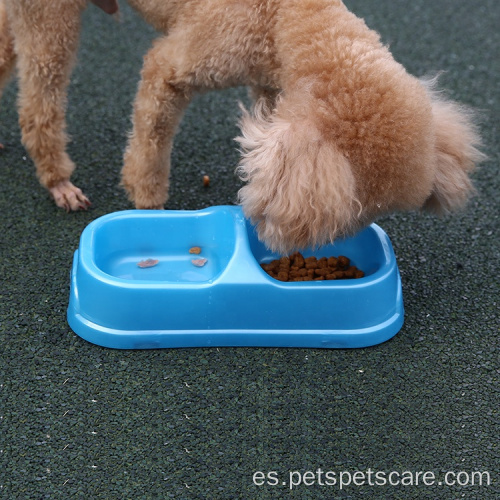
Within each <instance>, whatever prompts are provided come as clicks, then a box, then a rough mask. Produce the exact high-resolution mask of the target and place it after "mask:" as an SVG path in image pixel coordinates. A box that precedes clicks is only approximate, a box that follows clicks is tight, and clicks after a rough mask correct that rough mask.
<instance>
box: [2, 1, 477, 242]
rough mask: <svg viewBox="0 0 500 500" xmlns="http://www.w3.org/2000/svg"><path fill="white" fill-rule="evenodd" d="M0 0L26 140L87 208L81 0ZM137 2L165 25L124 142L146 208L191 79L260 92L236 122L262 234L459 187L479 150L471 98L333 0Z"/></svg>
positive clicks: (164, 187) (53, 186)
mask: <svg viewBox="0 0 500 500" xmlns="http://www.w3.org/2000/svg"><path fill="white" fill-rule="evenodd" d="M0 1H1V0H0ZM3 1H4V2H6V5H7V12H8V19H9V21H10V26H11V33H12V36H13V39H14V47H15V50H14V51H13V50H12V42H11V41H10V39H9V36H8V35H7V36H6V35H5V33H7V30H6V27H7V20H6V17H5V13H2V7H1V4H0V26H2V28H1V31H0V33H4V35H3V38H2V39H1V45H0V82H1V81H2V79H3V75H4V74H5V73H6V71H7V70H6V68H8V67H11V66H12V65H13V58H14V55H13V54H14V53H15V54H17V57H18V60H19V63H18V67H19V78H20V88H21V96H20V122H21V127H22V130H23V140H24V142H25V144H26V146H27V148H28V150H29V152H30V154H31V155H32V157H33V159H34V160H35V163H36V165H37V170H38V175H39V177H40V180H41V182H42V184H44V185H45V186H47V187H48V188H49V189H50V190H51V192H52V194H53V196H54V198H55V199H56V203H58V205H61V206H65V207H68V208H72V209H75V208H78V207H79V206H83V205H85V204H86V203H87V199H86V198H85V197H84V196H83V195H82V194H81V192H80V191H79V190H78V189H77V188H75V187H74V186H72V185H71V184H70V182H69V175H70V173H71V171H72V170H73V164H72V163H71V161H70V159H69V158H68V156H67V155H66V153H65V151H64V148H65V143H66V139H65V136H64V102H65V88H66V85H67V82H68V78H69V73H70V68H71V61H72V60H73V56H74V53H75V48H76V44H77V38H78V28H79V15H80V12H81V10H82V9H83V8H85V6H86V4H87V2H86V1H85V0H61V1H59V2H52V1H50V0H43V1H42V0H40V1H38V2H32V1H30V0H3ZM93 3H95V4H97V5H99V6H100V7H101V8H103V9H104V10H106V11H107V12H110V13H112V12H114V11H116V10H117V8H118V6H117V4H116V0H93ZM129 3H130V4H131V5H132V6H133V7H134V8H135V9H136V10H137V11H138V12H140V13H141V14H142V15H143V16H144V18H145V19H146V20H147V21H148V22H150V23H151V24H152V25H153V26H154V27H155V28H156V29H158V30H159V31H161V32H162V33H164V34H165V36H162V37H160V38H159V39H158V40H157V41H156V42H155V44H154V46H153V47H152V49H151V50H150V51H149V53H148V54H147V55H146V57H145V60H144V67H143V71H142V80H141V83H140V86H139V90H138V93H137V97H136V101H135V105H134V116H133V131H132V133H131V135H130V139H129V144H128V147H127V150H126V152H125V158H124V167H123V172H122V174H123V185H124V186H125V188H126V189H127V191H128V193H129V195H130V198H131V200H132V201H133V202H134V203H135V205H136V207H137V208H162V207H163V205H164V203H165V202H166V200H167V195H168V179H169V171H170V153H171V148H172V141H173V136H174V134H175V131H176V128H177V125H178V123H179V121H180V119H181V116H182V112H183V110H184V109H185V107H186V106H187V105H188V103H189V101H190V98H191V97H192V95H193V94H194V93H195V92H199V91H203V90H207V89H219V88H224V87H228V86H234V85H249V86H251V87H252V89H253V91H254V94H255V95H256V97H257V103H256V106H255V109H254V110H253V112H252V114H250V113H248V112H246V111H243V118H242V122H241V128H242V136H241V137H239V138H238V141H239V143H240V145H241V147H242V160H241V163H240V166H239V168H238V172H239V174H240V176H241V178H242V179H243V180H245V181H247V184H246V186H244V187H243V188H242V189H241V190H240V193H239V199H240V201H241V204H242V207H243V210H244V212H245V214H246V215H247V216H248V217H249V218H251V220H252V221H253V222H254V223H256V224H257V229H258V233H259V236H260V238H261V239H262V240H263V241H264V242H265V243H266V244H267V245H268V246H269V247H271V248H273V249H275V250H278V251H280V252H285V251H290V250H292V249H296V248H302V247H306V246H318V245H321V244H324V243H327V242H330V241H332V240H334V239H335V238H337V237H339V236H342V235H346V234H350V233H352V232H355V231H356V230H358V229H359V228H361V227H362V226H364V225H366V224H368V223H370V222H371V221H373V220H374V219H375V218H376V217H377V216H379V215H381V214H385V213H388V212H390V211H393V210H411V209H417V208H422V207H423V208H426V209H431V210H434V211H437V212H447V211H451V210H453V209H455V208H457V207H459V206H461V205H463V203H464V202H465V201H466V199H467V196H468V194H469V193H470V191H471V189H472V186H471V182H470V180H469V176H468V174H469V172H470V171H471V170H472V169H473V168H474V165H475V164H476V163H477V162H479V161H480V160H481V159H482V155H481V153H480V152H479V151H478V149H477V147H478V145H479V143H480V140H479V137H478V135H477V132H476V130H475V127H474V126H473V124H472V122H471V119H470V116H469V113H467V112H466V111H464V110H463V109H462V108H461V107H460V106H458V105H457V104H455V103H453V102H450V101H448V100H446V99H445V98H443V97H442V96H441V95H439V94H438V93H437V92H436V91H435V90H434V89H433V85H432V83H431V82H424V81H421V80H418V79H417V78H415V77H413V76H411V75H409V74H408V73H407V72H406V71H405V70H404V68H403V67H402V66H401V65H400V64H398V63H397V62H396V61H394V59H393V58H392V56H391V54H390V52H389V51H388V49H387V48H386V47H384V46H383V45H382V43H381V42H380V38H379V36H378V35H377V33H375V32H374V31H372V30H370V29H368V28H367V26H366V25H365V23H364V22H363V21H362V20H361V19H359V18H357V17H356V16H355V15H354V14H352V13H350V12H349V11H348V10H347V9H346V7H345V6H344V5H343V3H342V2H341V1H340V0H129ZM56 4H57V6H56ZM61 4H63V6H61ZM37 103H41V104H38V105H34V104H37ZM42 105H43V106H42ZM42 110H43V113H42ZM61 200H63V201H61Z"/></svg>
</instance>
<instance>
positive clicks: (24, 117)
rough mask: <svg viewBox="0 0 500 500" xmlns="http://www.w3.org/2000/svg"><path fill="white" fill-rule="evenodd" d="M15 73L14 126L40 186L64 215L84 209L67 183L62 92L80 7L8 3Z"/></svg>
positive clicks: (68, 166)
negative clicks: (16, 122) (18, 127)
mask: <svg viewBox="0 0 500 500" xmlns="http://www.w3.org/2000/svg"><path fill="white" fill-rule="evenodd" d="M7 6H8V13H9V19H10V22H11V30H12V34H13V36H14V40H15V50H16V53H17V58H18V72H19V123H20V125H21V131H22V139H23V143H24V145H25V146H26V149H27V150H28V152H29V154H30V156H31V158H32V159H33V161H34V162H35V165H36V169H37V175H38V178H39V179H40V183H41V184H42V185H43V186H45V187H46V188H48V190H49V191H50V193H51V195H52V196H53V198H54V200H55V202H56V204H57V206H59V207H62V208H65V209H66V210H77V209H79V208H85V207H86V206H87V205H89V204H90V202H89V201H88V199H87V198H86V197H85V195H84V194H83V193H82V191H81V190H80V189H78V188H77V187H76V186H74V185H73V184H72V183H71V182H70V180H69V178H70V175H71V173H72V172H73V170H74V168H75V165H74V164H73V162H72V161H71V159H70V158H69V156H68V154H67V153H66V144H67V142H68V138H67V136H66V133H65V129H66V122H65V109H66V88H67V86H68V83H69V76H70V73H71V69H72V64H73V61H74V59H75V54H76V49H77V46H78V37H79V32H80V15H81V11H82V9H83V8H84V7H85V2H83V1H81V0H78V1H73V2H64V8H61V6H60V4H59V2H50V1H44V2H35V3H33V2H31V1H28V0H17V1H15V2H9V3H8V4H7Z"/></svg>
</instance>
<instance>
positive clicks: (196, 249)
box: [189, 247, 201, 255]
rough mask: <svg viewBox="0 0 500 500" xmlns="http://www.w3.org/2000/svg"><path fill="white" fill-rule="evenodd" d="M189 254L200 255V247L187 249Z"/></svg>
mask: <svg viewBox="0 0 500 500" xmlns="http://www.w3.org/2000/svg"><path fill="white" fill-rule="evenodd" d="M189 253H195V254H196V255H199V254H200V253H201V248H200V247H191V248H190V249H189Z"/></svg>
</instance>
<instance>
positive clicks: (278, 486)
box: [0, 0, 500, 500]
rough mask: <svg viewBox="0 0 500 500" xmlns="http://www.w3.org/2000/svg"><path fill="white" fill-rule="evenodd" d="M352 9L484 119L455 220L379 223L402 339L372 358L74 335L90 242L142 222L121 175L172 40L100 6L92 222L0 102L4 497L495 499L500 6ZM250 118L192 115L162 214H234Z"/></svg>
mask: <svg viewBox="0 0 500 500" xmlns="http://www.w3.org/2000/svg"><path fill="white" fill-rule="evenodd" d="M304 1H305V0H304ZM347 4H348V6H349V7H350V8H351V9H352V10H353V11H354V12H356V13H357V14H359V15H361V16H363V17H364V18H365V19H366V22H367V24H368V25H369V26H370V27H372V28H374V29H376V30H378V31H379V32H380V33H381V35H382V38H383V40H384V42H386V43H387V44H389V45H390V47H391V50H392V51H393V53H394V55H395V57H396V59H397V60H398V61H400V62H401V63H403V64H404V65H405V66H406V67H407V68H408V70H409V71H410V72H411V73H413V74H415V75H419V76H420V75H425V74H435V73H436V72H438V71H440V70H444V73H443V75H442V77H441V84H442V86H443V87H445V88H447V89H448V92H449V94H450V95H451V96H452V97H453V98H455V99H457V100H460V101H462V102H464V103H465V104H468V105H471V106H473V107H475V108H477V109H478V110H479V112H480V114H481V115H482V123H481V130H482V134H483V137H484V140H485V144H486V145H485V152H486V153H487V154H488V156H489V160H488V161H487V162H485V163H484V164H483V166H482V168H481V169H479V170H478V171H477V172H476V173H474V182H475V185H476V187H477V191H478V193H477V196H475V197H474V198H473V199H472V200H471V202H470V204H469V206H468V207H467V209H466V210H464V211H462V212H461V213H459V214H457V215H454V216H453V217H446V218H444V219H439V218H436V217H432V216H429V215H422V214H416V213H409V214H408V213H406V214H397V215H393V216H390V217H385V218H383V219H380V220H379V221H378V223H379V224H380V225H381V226H382V227H383V229H384V230H385V231H386V232H387V233H388V235H389V236H390V238H391V240H392V243H393V246H394V249H395V252H396V256H397V259H398V264H399V268H400V271H401V275H402V281H403V296H404V303H405V309H406V316H405V324H404V326H403V328H402V330H401V331H400V332H399V334H398V335H397V336H396V337H394V338H393V339H392V340H390V341H388V342H386V343H384V344H381V345H378V346H375V347H372V348H367V349H360V350H315V349H273V348H267V349H264V348H263V349H256V348H207V349H197V348H193V349H177V350H169V349H164V350H149V351H118V350H112V349H105V348H101V347H99V346H96V345H92V344H90V343H87V342H86V341H84V340H82V339H81V338H80V337H78V336H76V335H75V334H74V333H73V332H72V331H71V330H70V328H69V327H68V325H67V322H66V308H67V306H68V297H69V273H70V268H71V262H72V256H73V252H74V250H75V249H76V248H77V246H78V240H79V236H80V234H81V232H82V230H83V229H84V228H85V227H86V225H87V224H89V223H90V222H91V221H92V220H94V219H96V218H97V217H99V216H101V215H104V214H106V213H109V212H112V211H116V210H123V209H128V208H132V207H131V205H130V203H129V202H128V201H127V199H126V197H125V194H124V192H123V191H122V190H121V189H120V188H119V187H118V183H119V172H120V168H121V161H122V152H123V149H124V146H125V142H126V136H127V132H128V130H129V129H130V115H131V106H132V100H133V96H134V93H135V90H136V88H137V82H138V79H139V72H140V67H141V61H142V56H143V54H144V53H145V51H146V50H147V49H148V47H149V46H150V43H151V40H152V39H153V38H154V37H155V36H156V35H155V33H154V32H153V31H152V30H151V29H150V28H149V27H148V26H147V25H145V24H144V23H143V22H142V21H141V20H140V19H139V18H138V17H137V16H136V15H135V14H134V13H133V12H132V11H131V10H130V9H129V8H128V7H127V6H126V5H122V19H121V22H119V23H117V22H115V21H113V20H112V19H111V18H109V17H107V16H106V15H104V14H103V13H102V12H101V11H99V10H98V9H96V8H95V7H90V8H89V9H88V10H87V11H86V12H85V14H84V20H83V30H82V40H81V47H80V52H79V59H78V63H77V65H76V67H75V70H74V73H73V78H72V83H71V87H70V90H69V103H68V115H67V119H68V129H69V133H70V134H71V136H72V142H71V144H70V146H69V152H70V155H71V156H72V158H73V159H74V160H75V161H76V163H77V164H78V169H77V171H76V173H75V175H74V177H73V179H74V181H75V183H76V184H77V185H78V186H80V187H81V188H82V189H83V190H84V192H85V193H86V194H87V195H88V196H89V198H90V199H91V201H92V203H93V205H92V208H91V209H90V210H89V211H88V212H81V213H70V214H67V213H65V212H64V211H62V210H60V209H57V208H56V207H55V206H54V205H53V203H52V202H51V200H50V199H49V196H48V194H47V193H46V192H45V191H44V190H43V189H42V188H41V187H40V186H39V185H38V182H37V180H36V177H35V172H34V167H33V164H32V162H31V160H30V159H29V157H27V154H26V152H25V150H24V148H23V146H22V145H21V143H20V133H19V127H18V124H17V112H16V110H15V99H16V92H17V88H16V83H15V81H13V82H11V83H10V84H9V85H8V87H7V88H6V89H5V92H4V95H3V97H2V101H1V103H0V142H1V143H3V144H4V145H5V149H4V150H0V213H1V217H0V335H1V336H0V417H1V419H0V498H5V499H8V500H10V499H73V498H87V499H101V498H102V499H139V498H140V499H142V498H144V499H148V498H158V499H163V498H165V499H168V498H174V499H191V498H194V499H245V500H246V499H248V500H253V499H259V500H260V499H284V498H293V499H334V498H342V499H358V498H360V499H361V498H362V499H365V498H366V499H401V500H406V499H461V498H465V499H468V500H469V499H481V500H483V499H487V500H488V499H496V498H499V494H500V491H499V490H500V486H499V480H498V472H499V463H500V453H499V449H498V435H499V414H498V408H499V403H500V397H499V370H500V366H499V330H500V323H499V314H498V307H499V306H498V302H499V255H500V251H499V234H500V231H499V218H498V217H499V204H498V200H499V196H500V176H499V168H498V167H499V152H500V143H499V130H500V127H499V124H500V121H499V117H500V92H499V90H500V86H499V83H498V82H499V78H500V64H499V49H500V30H499V29H498V26H499V20H500V3H499V2H498V1H497V0H476V1H474V2H468V1H465V0H435V1H430V0H411V1H410V0H397V1H394V0H378V1H376V2H373V1H367V0H349V1H348V2H347ZM246 99H247V97H246V90H245V89H242V88H239V89H233V90H228V91H221V92H216V93H210V94H206V95H203V96H201V97H198V98H196V99H195V100H194V102H193V103H192V105H191V106H190V108H189V109H188V111H187V113H186V116H185V119H184V121H183V123H182V126H181V128H180V131H179V134H178V136H177V138H176V144H175V151H174V153H173V165H174V167H173V172H172V179H171V180H172V186H171V197H170V200H169V202H168V206H167V208H170V209H200V208H204V207H207V206H210V205H222V204H233V203H235V198H236V193H237V190H238V188H239V186H240V182H239V180H238V179H237V178H236V176H235V175H234V169H235V166H236V164H237V161H238V151H237V144H236V143H235V142H234V140H233V138H234V137H235V136H236V135H237V134H238V129H237V126H236V123H237V120H238V116H239V109H238V101H239V100H244V101H246ZM205 174H206V175H209V176H210V179H211V183H210V187H208V188H205V187H203V183H202V176H203V175H205ZM356 471H358V476H354V473H355V472H356ZM370 471H371V472H370ZM404 471H410V472H411V473H412V474H414V475H415V473H417V472H419V471H422V472H426V471H427V472H429V473H432V474H434V477H435V481H434V483H435V484H433V485H430V484H425V482H424V480H423V476H422V475H421V476H419V479H414V480H413V483H415V482H418V484H417V485H416V484H413V485H412V484H408V483H409V482H411V480H410V479H408V477H407V476H404V475H403V473H404ZM390 472H394V474H393V476H391V479H392V480H393V482H397V480H398V479H400V481H399V483H400V484H399V485H394V486H392V485H390V484H389V473H390ZM447 472H451V473H454V474H455V475H448V476H446V473H447ZM475 472H485V473H488V474H489V476H490V482H491V484H490V485H489V486H487V485H486V484H484V483H486V482H487V475H488V474H483V475H482V476H479V475H477V474H476V475H475V474H474V473H475ZM341 473H343V474H341ZM376 473H378V476H376V475H375V474H376ZM459 473H460V474H459ZM370 474H371V475H370ZM407 475H408V473H407ZM405 477H406V479H405V482H404V484H401V482H402V481H401V479H404V478H405ZM341 478H342V482H343V483H347V482H348V481H349V479H350V480H351V482H350V484H342V488H341V487H340V486H341V485H340V479H341ZM375 479H377V480H375ZM431 479H432V476H430V475H428V476H426V480H427V482H429V481H430V480H431ZM445 479H448V481H449V482H453V480H454V481H455V484H454V485H449V484H445V482H446V481H445ZM481 479H482V482H483V485H482V486H481V485H479V484H478V483H479V482H480V480H481ZM299 480H300V482H301V484H295V483H298V482H299ZM334 480H335V484H333V483H334ZM383 480H385V482H386V484H385V485H384V484H382V483H383ZM468 480H469V482H470V481H474V482H475V484H474V485H471V484H468V485H465V483H467V481H468ZM255 483H258V484H255ZM369 483H372V484H369ZM438 483H441V484H438Z"/></svg>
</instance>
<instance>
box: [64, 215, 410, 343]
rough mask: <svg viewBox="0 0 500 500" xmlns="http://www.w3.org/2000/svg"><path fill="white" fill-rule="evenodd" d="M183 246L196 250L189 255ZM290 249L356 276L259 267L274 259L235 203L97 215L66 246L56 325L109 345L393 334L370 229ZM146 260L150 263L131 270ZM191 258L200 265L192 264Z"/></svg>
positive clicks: (362, 339)
mask: <svg viewBox="0 0 500 500" xmlns="http://www.w3.org/2000/svg"><path fill="white" fill-rule="evenodd" d="M194 246H197V247H200V248H201V254H200V255H193V254H190V253H189V249H190V248H191V247H194ZM302 253H303V255H304V256H306V257H307V256H310V255H316V256H317V257H321V256H327V257H330V256H339V255H346V256H347V257H349V258H350V259H351V262H352V263H353V264H354V265H355V266H357V267H358V268H360V269H362V270H363V271H364V272H365V277H363V278H358V279H350V280H333V281H313V282H290V283H288V282H287V283H284V282H280V281H277V280H275V279H274V278H271V277H270V276H269V275H268V274H267V273H266V272H265V271H264V270H263V269H262V268H261V267H260V263H263V262H269V261H271V260H273V259H275V258H279V256H278V255H276V254H273V253H272V252H271V251H269V250H268V249H267V248H266V247H265V246H264V245H263V244H262V243H261V242H260V241H259V240H258V238H257V235H256V233H255V230H254V228H253V226H252V225H251V224H250V223H249V222H248V221H247V220H246V219H245V218H244V216H243V214H242V211H241V209H240V208H239V207H233V206H218V207H211V208H207V209H204V210H199V211H168V210H167V211H156V210H129V211H123V212H116V213H112V214H109V215H105V216H103V217H100V218H99V219H97V220H95V221H93V222H92V223H91V224H89V225H88V226H87V227H86V228H85V230H84V231H83V233H82V235H81V239H80V246H79V249H78V250H77V251H76V252H75V254H74V260H73V268H72V271H71V291H70V301H69V307H68V322H69V325H70V326H71V328H72V329H73V330H74V331H75V333H77V334H78V335H79V336H80V337H82V338H84V339H86V340H88V341H90V342H93V343H94V344H98V345H101V346H105V347H114V348H119V349H145V348H160V347H203V346H268V347H271V346H274V347H329V348H333V347H336V348H346V347H366V346H370V345H374V344H378V343H381V342H384V341H386V340H388V339H389V338H391V337H393V336H394V335H395V334H396V333H397V332H398V331H399V330H400V328H401V326H402V324H403V300H402V292H401V279H400V276H399V270H398V268H397V265H396V259H395V256H394V252H393V249H392V245H391V242H390V241H389V238H388V237H387V235H386V234H385V233H384V231H382V229H381V228H380V227H378V226H377V225H375V224H372V225H371V226H369V227H368V228H366V229H364V230H363V231H361V232H360V233H359V234H357V235H356V236H355V237H352V238H348V239H344V240H339V241H336V242H335V244H332V245H327V246H324V247H321V248H320V249H316V250H315V251H312V250H308V251H304V252H302ZM148 258H151V259H155V260H157V261H158V263H157V264H156V265H154V266H153V267H149V268H141V267H139V266H138V263H139V262H141V261H143V260H145V259H148ZM197 258H204V259H207V260H206V263H205V265H203V266H202V267H197V266H195V265H193V263H192V260H193V259H197Z"/></svg>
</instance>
